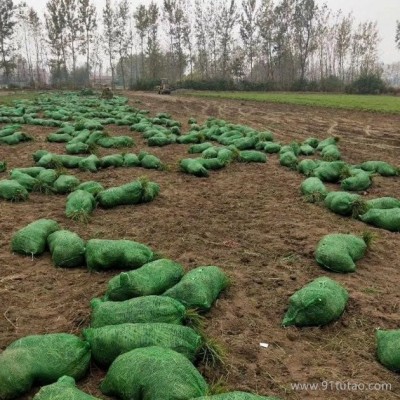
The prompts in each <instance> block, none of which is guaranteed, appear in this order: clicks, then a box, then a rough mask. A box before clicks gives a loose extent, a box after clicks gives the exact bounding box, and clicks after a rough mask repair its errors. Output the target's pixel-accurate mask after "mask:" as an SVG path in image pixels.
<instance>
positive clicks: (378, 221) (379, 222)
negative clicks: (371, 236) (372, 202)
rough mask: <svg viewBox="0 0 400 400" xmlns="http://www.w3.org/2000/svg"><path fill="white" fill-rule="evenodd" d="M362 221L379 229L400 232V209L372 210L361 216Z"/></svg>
mask: <svg viewBox="0 0 400 400" xmlns="http://www.w3.org/2000/svg"><path fill="white" fill-rule="evenodd" d="M359 218H360V220H361V221H363V222H366V223H367V224H370V225H373V226H376V227H377V228H382V229H386V230H387V231H391V232H400V208H386V209H379V208H372V209H370V210H368V211H367V212H366V213H365V214H362V215H360V217H359Z"/></svg>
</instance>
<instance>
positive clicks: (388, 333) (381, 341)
mask: <svg viewBox="0 0 400 400" xmlns="http://www.w3.org/2000/svg"><path fill="white" fill-rule="evenodd" d="M376 347H377V348H376V353H377V356H378V360H379V362H380V363H381V364H382V365H383V366H385V367H386V368H388V369H390V370H391V371H395V372H398V371H400V329H396V330H380V329H378V330H377V331H376Z"/></svg>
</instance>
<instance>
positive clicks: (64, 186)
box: [53, 175, 80, 194]
mask: <svg viewBox="0 0 400 400" xmlns="http://www.w3.org/2000/svg"><path fill="white" fill-rule="evenodd" d="M79 184H80V181H79V179H78V178H76V177H75V176H73V175H60V176H59V177H58V178H57V179H56V181H55V182H54V183H53V190H54V192H55V193H58V194H67V193H70V192H73V191H74V190H75V189H76V188H77V187H78V186H79Z"/></svg>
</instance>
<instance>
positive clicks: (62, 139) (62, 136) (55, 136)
mask: <svg viewBox="0 0 400 400" xmlns="http://www.w3.org/2000/svg"><path fill="white" fill-rule="evenodd" d="M71 140H72V136H71V135H70V134H68V133H51V134H50V135H49V136H47V141H48V142H50V143H68V142H69V141H71Z"/></svg>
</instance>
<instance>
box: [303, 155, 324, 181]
mask: <svg viewBox="0 0 400 400" xmlns="http://www.w3.org/2000/svg"><path fill="white" fill-rule="evenodd" d="M319 163H320V161H319V160H310V159H305V160H301V161H300V162H299V163H298V165H297V171H298V172H300V173H301V174H303V175H305V176H312V175H313V174H314V170H315V169H316V168H317V167H318V165H319ZM318 179H319V178H318Z"/></svg>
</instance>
